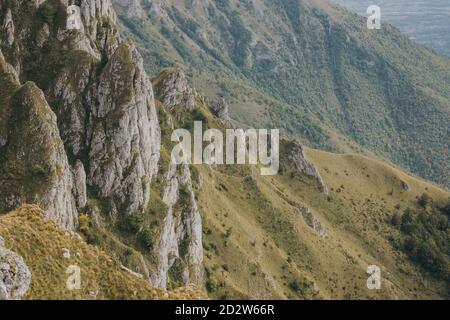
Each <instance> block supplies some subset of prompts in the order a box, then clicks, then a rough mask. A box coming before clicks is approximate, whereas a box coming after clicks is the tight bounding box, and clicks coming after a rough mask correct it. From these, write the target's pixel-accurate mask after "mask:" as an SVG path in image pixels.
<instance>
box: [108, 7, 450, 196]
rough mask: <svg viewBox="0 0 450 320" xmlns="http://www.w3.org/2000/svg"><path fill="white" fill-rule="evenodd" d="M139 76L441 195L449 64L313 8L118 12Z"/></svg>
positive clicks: (449, 159) (385, 29)
mask: <svg viewBox="0 0 450 320" xmlns="http://www.w3.org/2000/svg"><path fill="white" fill-rule="evenodd" d="M113 3H114V4H115V7H116V10H117V11H118V14H119V18H120V21H121V22H122V24H123V26H124V27H125V28H126V31H127V32H128V33H127V34H128V35H130V36H132V37H133V39H134V40H135V41H136V42H137V44H138V46H139V49H140V51H141V53H142V54H143V56H144V63H145V66H146V69H147V71H148V72H150V73H151V74H156V73H157V70H158V69H159V68H161V67H166V66H176V67H179V68H182V69H183V70H185V71H186V73H187V75H188V77H189V78H190V80H191V81H192V83H193V84H194V85H195V87H197V88H198V89H199V90H201V91H202V92H205V93H206V94H207V95H209V96H217V95H220V96H223V97H225V99H226V100H227V101H228V102H229V103H230V107H231V111H232V115H233V116H234V118H235V119H237V120H239V121H241V122H242V123H244V124H246V125H252V126H270V127H271V126H274V127H279V128H282V129H283V134H284V135H285V136H289V137H297V138H299V139H302V141H304V142H306V143H308V144H309V145H310V146H313V147H317V148H321V149H326V150H331V151H349V152H355V151H356V152H369V151H370V152H373V153H375V154H377V155H378V156H381V157H383V158H386V159H389V160H391V161H393V162H395V163H396V164H399V165H401V166H403V167H404V168H406V169H408V170H411V171H412V172H413V173H415V174H418V175H421V176H422V177H425V178H428V179H431V180H433V181H436V182H438V183H440V184H442V185H445V186H447V187H449V186H450V145H449V141H450V126H449V123H450V81H449V79H450V60H449V59H447V58H444V57H441V56H438V55H436V54H434V53H433V52H431V51H430V50H428V49H426V48H424V47H422V46H421V45H418V44H416V43H415V42H413V41H410V40H409V39H408V38H407V36H405V35H404V34H402V33H401V32H400V31H399V30H398V29H396V28H394V27H392V26H390V25H388V24H383V26H382V29H381V30H368V29H367V22H366V19H365V18H363V17H360V16H357V15H356V14H352V13H350V12H348V11H346V10H344V9H342V8H338V7H334V6H332V5H330V4H329V3H328V2H327V1H321V0H308V1H306V0H304V1H300V0H270V1H269V0H252V1H250V0H246V1H238V0H220V1H209V0H203V1H188V0H183V1H172V0H165V1H160V0H150V1H140V0H115V1H113Z"/></svg>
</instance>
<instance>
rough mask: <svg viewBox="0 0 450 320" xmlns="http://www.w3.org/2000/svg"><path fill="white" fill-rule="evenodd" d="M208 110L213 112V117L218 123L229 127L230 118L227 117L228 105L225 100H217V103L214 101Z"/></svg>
mask: <svg viewBox="0 0 450 320" xmlns="http://www.w3.org/2000/svg"><path fill="white" fill-rule="evenodd" d="M210 109H211V111H212V112H213V114H214V115H215V116H217V117H218V118H219V119H220V121H221V122H222V123H223V124H224V125H227V126H229V125H231V118H230V115H229V109H230V107H229V106H228V103H227V102H226V101H225V99H223V98H222V99H219V100H218V101H215V102H213V103H211V104H210Z"/></svg>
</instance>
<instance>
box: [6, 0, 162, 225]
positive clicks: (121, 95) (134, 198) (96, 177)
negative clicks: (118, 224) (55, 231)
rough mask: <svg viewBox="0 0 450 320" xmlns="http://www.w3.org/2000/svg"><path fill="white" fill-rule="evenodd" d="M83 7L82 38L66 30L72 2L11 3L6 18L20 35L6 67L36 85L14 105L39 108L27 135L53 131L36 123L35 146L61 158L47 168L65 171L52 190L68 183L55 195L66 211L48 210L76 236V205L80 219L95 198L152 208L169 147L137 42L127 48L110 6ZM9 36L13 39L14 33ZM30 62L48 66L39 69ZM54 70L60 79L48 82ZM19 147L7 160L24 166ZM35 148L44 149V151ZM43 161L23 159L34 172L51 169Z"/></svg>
mask: <svg viewBox="0 0 450 320" xmlns="http://www.w3.org/2000/svg"><path fill="white" fill-rule="evenodd" d="M75 4H78V5H79V6H80V18H81V21H82V27H81V29H80V30H68V29H67V27H66V23H65V20H66V16H67V15H66V8H67V7H66V6H67V2H66V1H46V2H42V1H41V2H35V3H34V5H33V4H31V3H22V4H18V3H17V2H11V4H10V7H6V6H4V7H2V8H1V9H2V12H6V14H5V16H4V17H5V21H4V24H5V23H6V24H8V21H12V23H13V25H14V26H15V27H14V33H13V35H12V36H8V37H7V38H8V39H7V40H8V41H6V43H4V46H5V48H4V50H5V57H6V59H7V60H8V61H9V62H11V64H12V65H13V67H12V69H14V70H17V73H18V76H17V77H16V78H20V79H21V81H22V82H24V81H33V82H34V83H31V82H30V83H28V84H26V85H25V86H24V88H23V89H21V90H18V91H17V92H15V94H14V96H15V97H16V98H15V100H13V101H14V103H21V104H23V105H24V108H29V109H31V110H33V109H37V108H40V109H39V110H34V113H33V114H30V116H29V117H30V119H21V120H22V124H23V125H24V126H25V127H26V126H28V125H29V123H30V122H31V121H41V122H43V121H47V122H51V125H53V127H52V126H51V125H47V126H44V125H41V124H40V123H37V124H36V126H37V127H39V130H41V132H35V134H36V139H43V140H44V141H45V142H47V143H48V144H49V147H48V148H50V149H51V148H54V149H55V148H56V149H57V150H50V151H49V152H47V153H46V154H49V153H54V154H55V155H54V156H53V157H52V155H49V156H48V158H52V159H54V162H53V163H51V162H49V161H48V159H44V161H46V162H47V164H46V166H49V167H51V168H54V170H56V169H55V168H58V172H55V174H54V175H55V178H54V179H53V180H55V179H59V180H61V181H57V182H54V183H53V185H52V187H51V188H50V190H51V193H52V196H51V197H52V198H51V199H53V198H57V199H59V202H58V203H60V205H55V206H57V207H56V208H55V209H54V210H50V209H48V208H47V207H46V206H45V202H46V201H43V200H42V202H44V207H45V208H46V209H47V211H48V212H49V215H50V216H53V215H55V214H54V213H53V212H54V211H56V212H59V214H60V215H66V217H65V218H63V217H60V218H58V219H56V221H58V222H61V223H62V224H63V225H64V226H66V227H68V228H73V227H74V226H75V225H76V215H77V214H76V208H75V205H74V203H75V202H76V204H77V206H78V209H79V210H82V209H83V208H84V206H85V205H86V202H87V201H86V197H87V195H86V190H87V189H89V191H90V192H89V195H88V196H91V197H92V196H94V197H98V198H103V199H106V198H109V199H113V201H114V204H115V206H117V209H119V210H123V211H124V212H132V211H142V210H143V209H144V208H145V207H146V206H147V205H148V203H149V201H150V183H151V181H152V178H153V176H154V175H155V174H156V171H157V162H158V159H159V147H160V129H159V124H158V119H157V116H156V111H155V105H154V99H153V91H152V85H151V83H150V80H149V78H148V76H147V75H146V74H145V71H144V70H143V66H142V58H141V56H140V55H139V53H138V52H137V51H136V49H135V47H134V46H133V44H132V43H131V42H129V41H123V40H122V39H121V38H120V36H119V34H118V32H117V29H116V25H115V21H116V18H115V13H114V10H113V8H112V7H111V3H110V1H108V0H105V1H78V2H77V1H76V2H75ZM25 12H26V14H27V15H28V16H25ZM30 15H31V16H32V18H31V17H30ZM30 20H33V21H32V22H31V21H30ZM32 28H33V29H32ZM10 29H11V28H9V29H8V28H7V29H5V32H6V33H8V34H9V33H11V32H10V31H8V30H10ZM10 38H14V39H13V40H12V41H10ZM30 44H31V49H30V48H29V47H30ZM30 55H33V56H34V59H35V60H36V61H39V62H38V63H36V64H33V63H30V61H29V57H30ZM9 69H11V68H9ZM49 69H51V70H52V71H51V73H52V74H51V76H50V75H48V74H46V77H43V75H44V74H45V73H48V72H49ZM16 85H17V86H20V83H16ZM38 87H39V88H41V89H42V90H43V93H42V92H41V91H40V90H39V89H38ZM29 96H31V97H29ZM39 112H40V113H39ZM44 112H47V113H48V114H49V115H45V114H44ZM12 116H13V115H12ZM33 117H37V119H35V118H33ZM39 117H41V118H42V119H41V118H39ZM56 124H57V127H56ZM22 134H30V133H29V132H23V133H22ZM9 136H10V137H11V139H18V140H17V141H19V142H23V141H28V140H29V139H24V136H19V135H17V134H14V133H10V135H9ZM61 140H62V141H61ZM30 142H31V141H30ZM13 143H14V141H13V140H11V141H8V143H7V145H6V146H5V148H4V150H2V151H3V152H2V155H3V156H4V157H6V159H7V160H8V159H9V160H11V161H13V162H15V159H14V155H15V152H17V150H16V149H14V145H13ZM57 143H59V145H58V144H57ZM34 145H35V146H36V148H38V147H41V148H43V144H42V142H40V141H36V142H35V144H34ZM22 147H26V146H24V145H23V144H22ZM8 150H11V151H10V152H9V153H8ZM64 150H65V151H66V152H64ZM33 151H34V152H33ZM36 151H37V150H32V149H30V148H26V149H24V150H23V152H24V157H27V158H28V159H29V160H28V163H27V164H26V167H27V170H28V169H30V168H33V167H39V166H42V164H41V163H39V162H38V159H37V158H36V157H34V156H33V155H34V154H35V152H36ZM39 154H45V153H43V152H40V153H39ZM66 154H67V155H66ZM58 157H59V158H58ZM4 165H5V164H4ZM69 165H71V166H72V167H73V168H71V167H70V166H69ZM71 169H72V170H71ZM5 170H6V169H5ZM43 170H45V169H43ZM11 174H12V173H11ZM30 175H31V174H30ZM48 180H50V179H48ZM13 190H16V189H13ZM39 191H40V192H41V193H40V194H39V196H38V197H35V198H41V199H45V198H46V196H45V195H46V194H48V192H47V191H45V190H42V189H41V190H39ZM62 192H64V193H62ZM23 193H24V194H23V195H22V197H19V196H15V198H14V199H11V200H8V202H9V203H10V205H9V206H8V207H7V208H4V209H12V207H14V206H17V205H19V204H20V203H23V202H27V201H28V202H33V201H32V200H33V196H34V195H33V194H32V192H31V191H28V190H24V191H23ZM72 194H73V195H72ZM75 198H76V201H74V199H75ZM8 199H9V198H8ZM47 202H52V201H47Z"/></svg>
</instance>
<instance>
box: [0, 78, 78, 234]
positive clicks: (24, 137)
mask: <svg viewBox="0 0 450 320" xmlns="http://www.w3.org/2000/svg"><path fill="white" fill-rule="evenodd" d="M11 104H12V105H14V108H13V109H12V113H11V116H10V119H9V126H8V137H7V143H6V145H5V146H4V147H3V148H2V149H1V150H0V158H1V161H0V182H1V183H0V191H1V192H0V193H1V195H2V196H1V197H0V211H1V212H7V211H10V210H13V209H15V208H17V207H18V206H20V205H21V204H26V203H37V204H39V205H40V206H41V207H42V208H43V209H44V211H45V213H46V215H47V217H49V218H51V219H52V220H53V221H55V222H56V223H58V224H59V225H61V226H63V227H66V228H68V229H72V228H74V227H75V226H76V225H77V221H78V214H77V210H76V206H75V201H74V198H73V195H72V186H73V180H72V173H71V171H70V167H69V163H68V159H67V155H66V153H65V151H64V145H63V143H62V140H61V138H60V136H59V130H58V127H57V120H56V116H55V114H54V113H53V111H52V110H51V109H50V107H49V105H48V103H47V101H46V100H45V96H44V94H43V92H42V91H41V90H40V89H39V88H38V87H36V85H35V84H34V83H32V82H27V83H26V84H24V85H23V86H22V87H21V88H20V89H18V90H17V91H16V92H15V93H14V96H13V97H12V101H11Z"/></svg>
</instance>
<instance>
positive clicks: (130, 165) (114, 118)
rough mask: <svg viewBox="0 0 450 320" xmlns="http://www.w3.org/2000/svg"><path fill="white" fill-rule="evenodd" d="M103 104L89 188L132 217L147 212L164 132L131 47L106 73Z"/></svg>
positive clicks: (121, 48) (92, 152) (128, 45)
mask: <svg viewBox="0 0 450 320" xmlns="http://www.w3.org/2000/svg"><path fill="white" fill-rule="evenodd" d="M98 101H99V103H98V109H97V110H94V117H95V118H96V122H97V123H96V125H95V127H94V129H93V134H92V140H91V141H92V142H91V147H90V152H89V170H88V184H89V185H91V186H93V187H95V188H96V189H97V190H98V192H99V195H100V196H101V197H109V196H115V197H116V198H117V199H119V201H120V203H121V205H123V206H124V208H125V210H126V211H128V212H131V211H135V210H142V209H144V208H145V207H146V206H147V205H148V202H149V200H150V198H149V197H150V182H151V180H152V177H153V176H154V175H155V174H156V173H157V170H158V167H157V163H158V160H159V156H160V143H161V132H160V127H159V123H158V119H157V114H156V109H155V102H154V97H153V90H152V85H151V82H150V79H149V78H148V77H147V75H146V74H145V72H144V68H143V63H142V58H141V56H140V55H139V53H138V52H137V50H136V48H135V47H134V45H132V44H131V43H128V42H126V43H123V44H121V45H120V46H119V48H118V49H117V50H116V52H115V53H114V55H113V56H112V57H111V59H110V61H109V62H108V64H107V66H106V67H105V69H104V70H103V73H102V75H101V78H100V83H99V87H98Z"/></svg>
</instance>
